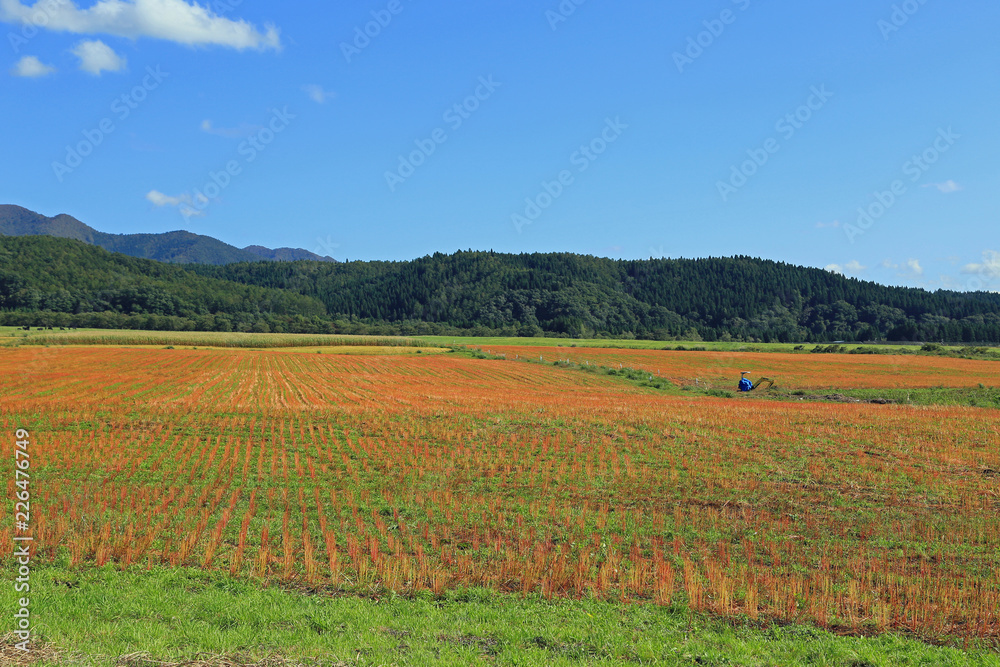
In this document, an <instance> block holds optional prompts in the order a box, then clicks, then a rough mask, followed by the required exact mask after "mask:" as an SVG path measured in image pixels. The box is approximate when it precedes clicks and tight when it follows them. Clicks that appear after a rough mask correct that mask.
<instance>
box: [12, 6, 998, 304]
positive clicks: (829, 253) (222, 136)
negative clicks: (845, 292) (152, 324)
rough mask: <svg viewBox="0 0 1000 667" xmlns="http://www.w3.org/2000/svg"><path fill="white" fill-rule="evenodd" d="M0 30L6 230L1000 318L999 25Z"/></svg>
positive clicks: (708, 10)
mask: <svg viewBox="0 0 1000 667" xmlns="http://www.w3.org/2000/svg"><path fill="white" fill-rule="evenodd" d="M0 20H2V21H3V23H2V24H0V28H2V32H3V33H5V34H6V37H5V39H4V40H3V41H4V44H2V45H0V54H2V56H0V81H2V83H0V85H2V89H3V95H2V97H0V117H2V118H3V120H4V128H5V131H4V132H3V133H2V135H0V152H2V155H3V157H4V159H3V161H2V167H0V202H2V203H14V204H19V205H22V206H26V207H28V208H31V209H33V210H36V211H38V212H41V213H44V214H46V215H55V214H57V213H69V214H71V215H74V216H76V217H77V218H79V219H80V220H82V221H84V222H86V223H88V224H90V225H91V226H93V227H95V228H97V229H100V230H102V231H107V232H114V233H130V232H163V231H170V230H174V229H188V230H190V231H193V232H197V233H202V234H208V235H211V236H214V237H216V238H219V239H222V240H224V241H226V242H228V243H232V244H234V245H238V246H244V245H249V244H262V245H267V246H271V247H277V246H292V247H302V248H306V249H309V250H313V251H315V252H319V253H321V254H330V255H332V256H334V257H336V258H338V259H345V258H349V259H408V258H414V257H419V256H422V255H425V254H428V253H432V252H435V251H441V252H452V251H455V250H458V249H469V248H472V249H493V250H497V251H504V252H534V251H570V252H578V253H588V254H594V255H601V256H609V257H624V258H645V257H650V256H667V257H703V256H729V255H736V254H740V255H751V256H759V257H765V258H770V259H775V260H781V261H786V262H790V263H795V264H803V265H808V266H818V267H829V268H830V269H831V270H838V271H842V272H844V273H846V274H847V275H853V276H857V277H860V278H864V279H869V280H876V281H879V282H882V283H887V284H905V285H914V286H922V287H926V288H929V289H937V288H941V287H946V288H955V289H970V288H971V289H977V288H982V289H1000V254H998V253H997V252H996V251H998V250H1000V239H998V237H997V229H998V224H997V223H998V222H1000V199H998V197H997V193H998V191H1000V189H998V186H1000V166H998V160H997V156H998V155H1000V132H998V131H997V129H996V122H997V121H996V119H997V117H998V116H1000V113H998V112H1000V85H998V84H1000V40H997V39H996V35H995V30H996V25H998V22H1000V5H998V4H997V3H996V2H993V1H992V0H967V1H965V2H961V3H946V2H944V1H943V0H924V1H923V2H921V0H906V1H905V2H899V1H898V0H897V1H896V2H893V1H892V0H884V1H883V0H864V1H863V2H862V1H861V0H843V1H841V2H836V3H832V2H831V3H804V2H800V1H792V0H769V1H768V2H763V1H762V0H711V1H706V0H699V1H697V2H695V1H694V0H672V1H671V2H664V1H663V0H656V1H652V0H649V1H646V0H625V1H623V2H614V3H612V2H608V1H607V0H563V1H562V2H560V0H537V1H536V0H530V1H516V2H508V3H499V2H498V3H486V2H475V1H470V2H464V3H455V2H442V1H440V0H374V1H371V0H363V1H362V0H358V1H356V2H351V3H327V2H322V3H320V2H313V1H311V0H307V1H304V2H294V3H273V2H271V3H263V2H259V1H255V0H242V1H238V0H217V1H215V2H211V3H202V4H197V3H193V2H185V1H184V0H101V1H100V2H96V3H95V2H77V3H75V4H74V3H73V2H71V1H70V0H47V1H44V0H43V1H42V2H38V3H37V4H32V3H30V2H28V3H25V2H24V1H23V0H21V1H20V2H19V1H18V0H0ZM366 31H367V33H368V34H367V35H366V34H365V33H366ZM82 153H86V155H82Z"/></svg>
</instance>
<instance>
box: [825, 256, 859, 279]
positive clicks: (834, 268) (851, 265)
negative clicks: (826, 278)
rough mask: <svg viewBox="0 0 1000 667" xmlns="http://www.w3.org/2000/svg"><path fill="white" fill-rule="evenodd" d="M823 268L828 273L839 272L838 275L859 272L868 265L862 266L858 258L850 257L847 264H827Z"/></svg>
mask: <svg viewBox="0 0 1000 667" xmlns="http://www.w3.org/2000/svg"><path fill="white" fill-rule="evenodd" d="M823 268H824V269H826V270H827V271H829V272H830V273H839V274H840V275H842V276H845V275H847V274H848V273H861V272H862V271H864V270H865V269H867V268H868V267H867V266H863V265H862V264H861V262H859V261H858V260H856V259H852V260H851V261H849V262H848V263H847V264H827V265H826V266H825V267H823Z"/></svg>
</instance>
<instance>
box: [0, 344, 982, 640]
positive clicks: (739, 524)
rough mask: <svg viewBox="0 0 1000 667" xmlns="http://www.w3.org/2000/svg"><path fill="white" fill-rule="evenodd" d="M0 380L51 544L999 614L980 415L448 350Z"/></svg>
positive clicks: (246, 358)
mask: <svg viewBox="0 0 1000 667" xmlns="http://www.w3.org/2000/svg"><path fill="white" fill-rule="evenodd" d="M768 356H769V357H770V356H775V355H768ZM806 361H809V359H806ZM0 374H2V376H3V377H4V378H5V383H4V386H3V388H2V394H0V399H2V400H0V405H2V413H0V422H2V424H3V428H4V429H6V431H8V432H13V429H14V428H15V427H26V428H29V429H30V430H31V431H32V433H33V445H34V449H35V451H34V453H33V461H32V469H33V471H35V475H36V477H35V481H34V482H33V483H34V484H35V488H34V489H33V491H32V498H33V499H34V502H35V503H37V504H36V505H35V506H34V508H33V509H34V510H35V511H34V514H33V517H32V521H33V528H34V531H35V532H34V534H35V537H36V541H35V543H34V548H35V549H36V551H37V553H36V558H38V559H40V561H42V562H45V561H48V562H53V563H57V564H59V565H61V566H69V567H74V568H75V567H87V566H91V565H94V564H97V565H102V564H107V563H112V564H117V565H119V566H122V567H128V566H132V567H143V566H151V565H154V564H167V565H174V566H193V567H204V568H216V569H221V570H226V571H228V572H231V573H232V574H233V575H234V576H240V577H259V578H262V579H266V580H269V581H270V580H283V581H289V582H297V583H302V584H306V585H309V586H314V587H326V588H331V589H343V590H351V591H356V592H362V593H364V592H368V593H371V592H379V591H384V590H395V591H398V592H402V593H407V592H412V591H417V590H423V589H430V590H433V591H435V592H438V593H440V592H441V591H443V590H444V589H446V588H452V587H464V586H488V587H492V588H496V589H501V590H507V591H525V592H540V593H542V594H543V595H546V596H582V595H594V596H597V597H601V598H610V599H622V600H639V601H652V602H656V603H660V604H672V603H681V604H687V605H689V606H691V607H693V608H696V609H705V610H711V611H714V612H717V613H720V614H724V615H746V616H750V617H751V618H756V617H759V616H762V615H763V616H767V617H777V618H781V619H786V620H799V621H802V620H808V621H812V622H816V623H818V624H820V625H823V626H829V627H841V628H845V629H860V628H868V627H871V628H876V629H885V628H896V629H907V630H910V631H913V632H915V633H918V634H920V635H923V636H934V635H941V634H957V635H965V636H978V637H990V638H994V639H995V638H996V637H997V636H998V635H1000V623H998V612H997V610H998V609H1000V575H998V572H1000V567H998V565H1000V563H998V561H1000V523H998V522H997V521H996V519H995V517H996V510H997V508H998V506H1000V491H998V483H997V478H996V477H994V476H991V475H990V474H989V471H990V470H997V469H998V468H1000V455H998V452H997V444H996V443H997V442H998V438H997V435H998V434H997V423H998V421H997V418H998V417H1000V413H998V412H997V411H993V410H983V409H966V408H911V407H901V406H869V405H824V404H786V403H764V404H762V403H757V402H754V403H746V402H742V401H738V400H726V399H712V398H701V399H689V398H677V397H662V396H656V395H653V394H650V393H644V392H642V391H640V390H638V389H632V388H628V387H623V386H621V385H618V384H615V383H614V381H613V380H611V379H608V378H602V377H599V376H594V375H588V374H581V373H578V372H574V371H570V370H564V369H557V368H552V367H547V366H541V365H533V364H522V363H511V362H509V361H508V362H505V361H495V360H474V359H463V358H457V357H452V356H437V357H428V358H419V357H372V358H365V357H357V356H353V357H335V356H333V355H301V354H288V353H280V352H238V351H233V352H231V351H200V350H199V351H187V350H124V349H122V350H115V349H55V348H51V349H46V348H35V349H26V348H22V349H18V350H6V351H0ZM11 447H12V442H10V440H9V439H4V440H3V441H2V446H0V457H2V458H0V461H2V467H0V470H3V471H4V472H6V473H7V474H6V477H5V479H8V480H9V481H8V486H11V485H12V484H13V474H12V473H11V470H10V466H11V464H10V462H11V461H12V460H13V454H12V451H11ZM10 491H12V489H11V488H8V496H9V495H10ZM12 522H13V516H12V513H11V508H10V507H8V506H7V505H4V506H3V511H2V516H0V558H3V559H4V560H7V561H8V562H10V558H11V548H10V544H11V540H10V539H9V538H10V533H11V530H12V528H13V523H12Z"/></svg>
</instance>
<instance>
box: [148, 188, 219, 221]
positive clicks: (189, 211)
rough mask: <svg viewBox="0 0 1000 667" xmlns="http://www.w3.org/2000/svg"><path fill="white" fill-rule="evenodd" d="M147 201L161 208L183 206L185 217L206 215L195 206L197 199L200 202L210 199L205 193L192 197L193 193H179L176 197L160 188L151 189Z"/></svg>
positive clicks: (203, 202) (204, 202) (205, 202)
mask: <svg viewBox="0 0 1000 667" xmlns="http://www.w3.org/2000/svg"><path fill="white" fill-rule="evenodd" d="M146 201H148V202H149V203H151V204H152V205H153V206H155V207H157V208H161V207H164V206H174V207H181V206H183V207H184V211H185V217H191V216H202V215H205V213H204V211H199V210H197V209H196V208H193V207H194V205H195V203H196V201H197V203H198V204H207V203H208V199H207V198H206V197H205V195H203V194H198V195H196V196H194V197H192V196H191V195H189V194H187V193H184V194H180V195H177V196H176V197H172V196H170V195H165V194H163V193H162V192H160V191H159V190H150V191H149V192H147V193H146Z"/></svg>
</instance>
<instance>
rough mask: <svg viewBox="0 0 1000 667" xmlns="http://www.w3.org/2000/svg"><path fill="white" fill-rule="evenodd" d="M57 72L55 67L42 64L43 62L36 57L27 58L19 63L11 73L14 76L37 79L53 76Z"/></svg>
mask: <svg viewBox="0 0 1000 667" xmlns="http://www.w3.org/2000/svg"><path fill="white" fill-rule="evenodd" d="M55 71H56V68H55V67H51V66H49V65H45V64H42V61H40V60H39V59H38V58H36V57H35V56H25V57H23V58H21V59H20V60H18V61H17V64H16V65H14V67H13V68H12V69H11V70H10V73H11V74H13V75H14V76H26V77H30V78H36V77H40V76H45V75H47V74H52V73H53V72H55Z"/></svg>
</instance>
